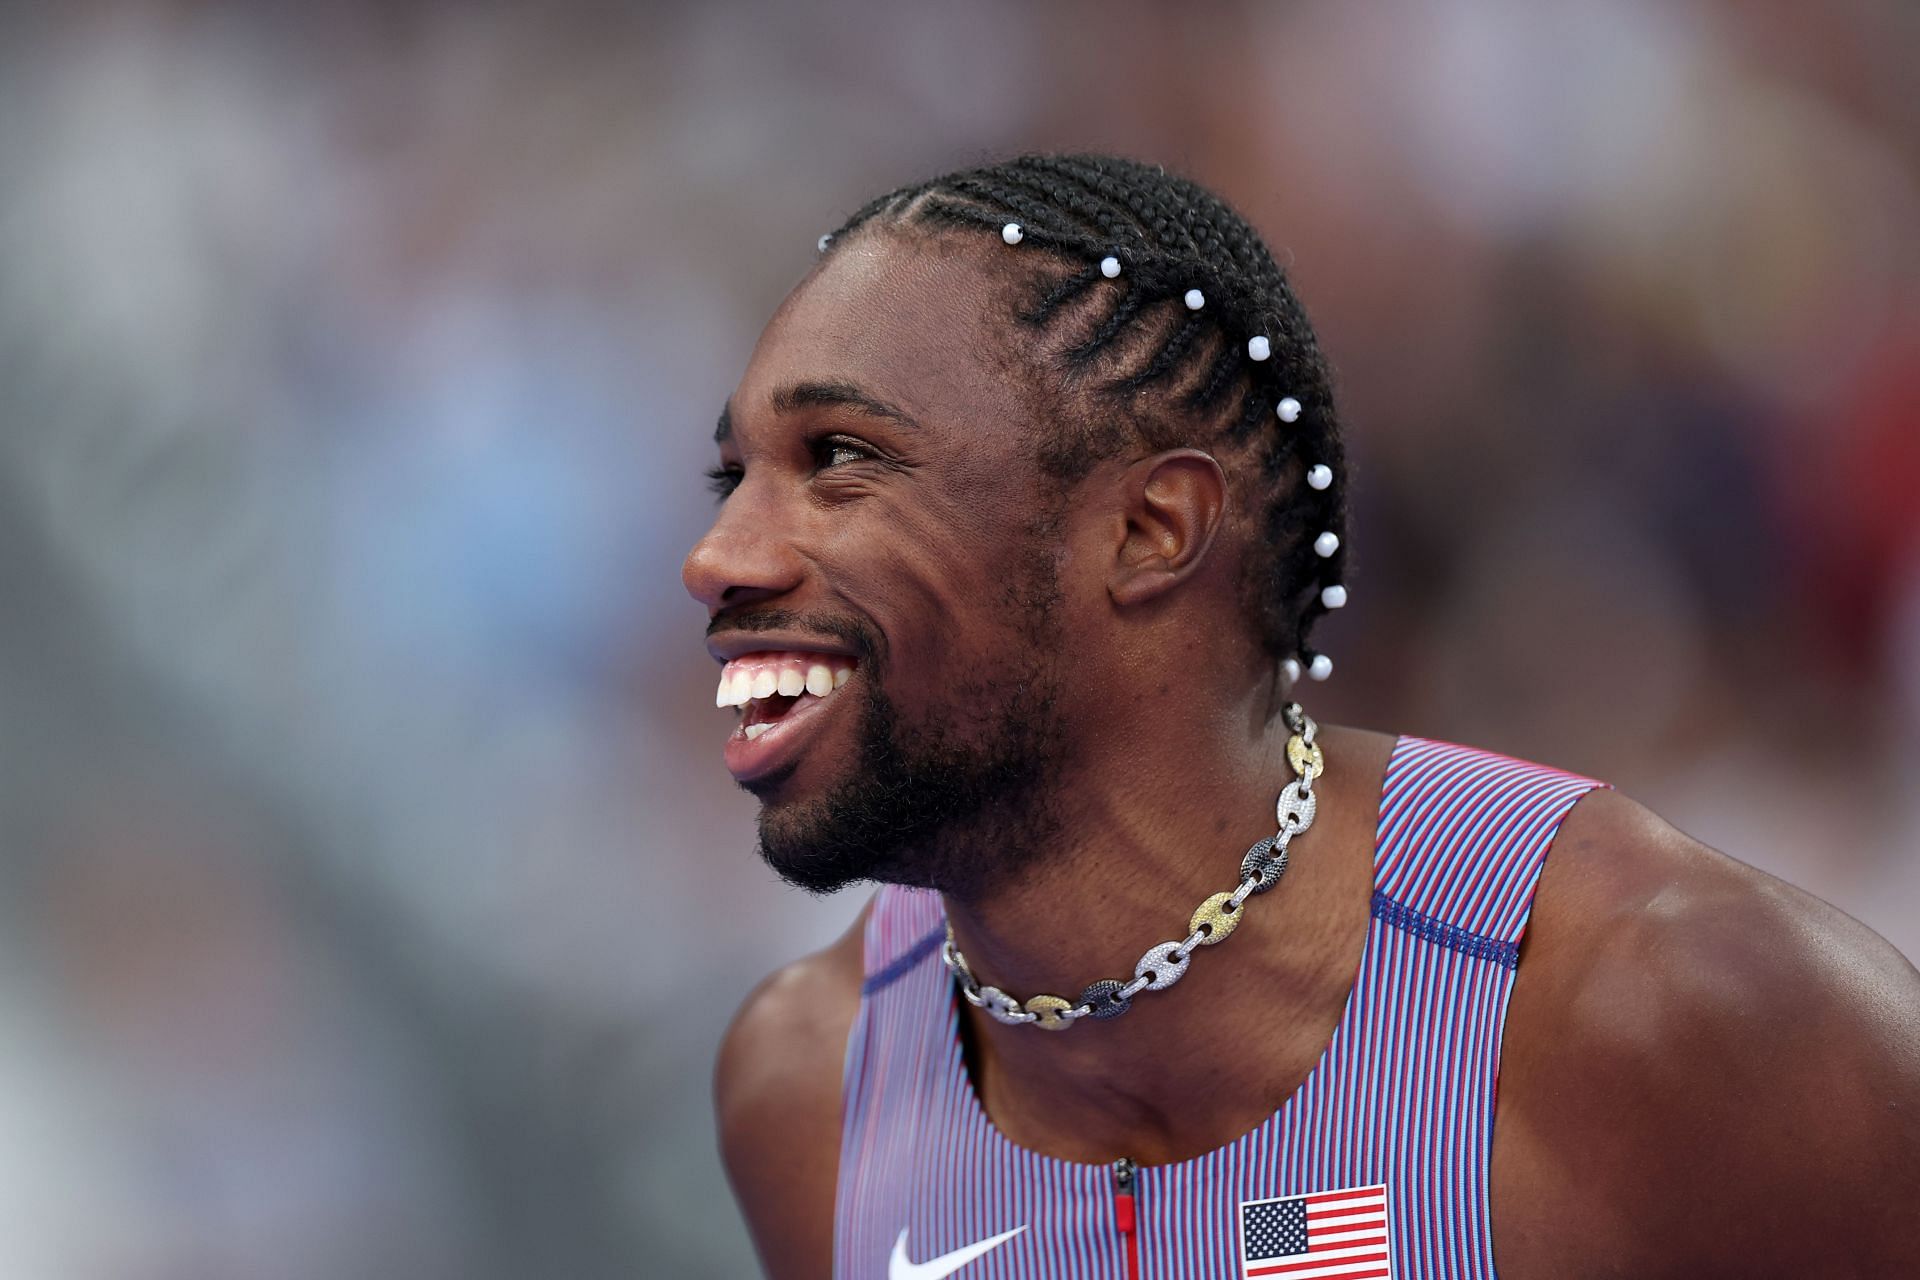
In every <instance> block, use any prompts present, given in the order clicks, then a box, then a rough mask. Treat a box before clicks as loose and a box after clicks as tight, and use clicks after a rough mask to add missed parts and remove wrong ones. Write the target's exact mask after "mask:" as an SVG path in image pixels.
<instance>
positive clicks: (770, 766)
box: [722, 673, 859, 782]
mask: <svg viewBox="0 0 1920 1280" xmlns="http://www.w3.org/2000/svg"><path fill="white" fill-rule="evenodd" d="M858 678H859V676H858V674H857V673H856V675H855V676H854V679H858ZM851 683H852V680H849V681H848V684H851ZM846 691H847V685H841V686H840V687H839V688H838V689H835V690H834V691H833V692H832V693H830V694H828V695H827V696H826V697H824V698H817V699H811V700H808V701H805V702H801V703H797V704H795V706H794V707H793V709H792V710H790V711H788V712H787V714H785V715H784V716H781V717H780V718H779V719H778V720H776V721H774V722H773V727H772V728H770V729H768V730H767V731H766V732H765V733H763V734H761V735H760V736H759V737H757V738H749V737H747V730H746V725H745V724H744V723H741V724H738V725H735V726H734V730H733V732H732V734H730V735H729V736H728V737H727V745H726V747H725V748H724V749H723V750H722V755H723V756H724V757H725V759H726V762H727V772H729V773H731V774H732V775H733V778H734V781H736V782H750V781H752V780H753V779H755V778H761V777H765V776H766V775H767V774H769V773H772V772H773V771H774V770H776V769H780V768H784V767H785V766H787V765H788V764H791V763H792V762H793V761H795V760H798V759H799V758H800V754H801V753H802V752H803V751H805V750H806V747H807V741H808V739H809V738H812V737H814V736H816V732H817V730H818V728H819V726H818V724H817V723H816V722H817V721H818V720H819V719H820V717H821V716H822V715H823V714H824V713H825V712H826V709H827V708H828V707H829V706H831V705H833V704H834V703H837V702H839V701H840V699H841V698H842V697H844V696H845V694H846Z"/></svg>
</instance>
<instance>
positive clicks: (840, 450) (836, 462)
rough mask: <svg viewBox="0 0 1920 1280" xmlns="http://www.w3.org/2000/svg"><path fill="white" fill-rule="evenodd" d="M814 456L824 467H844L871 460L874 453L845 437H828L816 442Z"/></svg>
mask: <svg viewBox="0 0 1920 1280" xmlns="http://www.w3.org/2000/svg"><path fill="white" fill-rule="evenodd" d="M813 456H814V457H815V459H817V460H818V461H819V463H820V465H821V466H822V467H823V468H824V467H836V466H842V465H844V464H846V463H849V462H859V461H861V460H862V459H864V458H871V457H873V456H875V455H874V453H873V451H872V450H871V449H869V448H867V447H866V446H865V445H863V444H859V443H857V442H856V441H853V440H849V439H847V438H845V437H844V436H828V437H826V438H825V439H822V440H816V441H814V445H813Z"/></svg>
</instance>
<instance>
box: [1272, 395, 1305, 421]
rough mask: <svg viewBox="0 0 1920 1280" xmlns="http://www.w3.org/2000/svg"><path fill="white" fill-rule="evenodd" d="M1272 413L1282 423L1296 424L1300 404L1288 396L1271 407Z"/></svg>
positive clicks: (1298, 417)
mask: <svg viewBox="0 0 1920 1280" xmlns="http://www.w3.org/2000/svg"><path fill="white" fill-rule="evenodd" d="M1273 411H1274V412H1275V413H1277V414H1279V415H1280V421H1282V422H1297V421H1299V419H1300V402H1299V401H1298V400H1295V399H1294V398H1293V397H1292V396H1288V397H1286V399H1284V400H1282V401H1281V402H1280V403H1279V404H1277V405H1275V406H1273Z"/></svg>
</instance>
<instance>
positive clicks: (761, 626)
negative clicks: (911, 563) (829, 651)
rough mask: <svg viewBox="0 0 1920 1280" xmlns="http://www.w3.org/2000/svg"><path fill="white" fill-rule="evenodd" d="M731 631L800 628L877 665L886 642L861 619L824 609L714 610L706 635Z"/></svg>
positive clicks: (797, 629)
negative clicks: (837, 644) (717, 611)
mask: <svg viewBox="0 0 1920 1280" xmlns="http://www.w3.org/2000/svg"><path fill="white" fill-rule="evenodd" d="M730 631H744V632H747V633H749V634H751V633H753V632H759V631H801V632H811V633H812V634H814V635H817V636H831V637H832V638H833V639H835V640H838V641H840V642H841V643H842V644H844V645H846V646H847V647H848V648H850V649H852V650H853V653H854V656H855V657H856V658H858V659H860V661H861V662H862V663H863V664H868V665H871V666H873V667H874V668H876V669H877V668H878V667H880V666H881V665H882V664H883V663H884V662H885V659H886V642H885V641H884V640H882V639H881V638H880V635H879V633H878V632H876V631H874V630H873V629H872V628H870V627H867V626H865V625H863V624H862V623H860V622H858V621H856V620H854V619H852V618H845V617H838V616H835V615H833V614H827V613H802V612H800V611H798V610H795V609H756V610H754V611H753V612H750V613H746V612H736V611H733V610H728V611H726V612H723V613H718V614H715V615H714V617H713V618H712V620H711V621H709V622H708V623H707V638H708V639H712V638H713V637H714V636H717V635H722V634H725V633H727V632H730Z"/></svg>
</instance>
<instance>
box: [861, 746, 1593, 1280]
mask: <svg viewBox="0 0 1920 1280" xmlns="http://www.w3.org/2000/svg"><path fill="white" fill-rule="evenodd" d="M1604 785H1605V784H1603V783H1599V782H1595V781H1594V780H1592V779H1590V778H1582V777H1578V776H1576V775H1573V774H1569V773H1563V772H1561V771H1559V770H1556V769H1550V768H1546V767H1544V766H1541V765H1536V764H1529V763H1526V762H1523V761H1519V760H1514V759H1511V758H1509V757H1506V756H1501V755H1496V754H1493V753H1491V752H1486V751H1480V750H1476V749H1473V748H1470V747H1462V746H1456V745H1454V744H1451V743H1443V742H1434V741H1429V740H1426V739H1421V738H1412V737H1402V738H1400V739H1399V740H1398V741H1396V742H1395V744H1394V747H1393V753H1392V757H1391V760H1390V762H1389V764H1388V766H1387V774H1386V782H1385V785H1384V788H1383V792H1382V795H1381V798H1380V818H1379V826H1378V829H1377V833H1376V838H1375V845H1374V878H1373V905H1372V913H1371V919H1370V921H1369V922H1368V929H1367V937H1366V944H1365V948H1364V950H1363V951H1362V954H1361V961H1360V967H1359V972H1358V974H1357V976H1356V978H1355V981H1354V986H1353V989H1352V992H1351V994H1350V995H1349V996H1348V998H1347V1005H1346V1008H1345V1010H1344V1012H1343V1013H1342V1015H1341V1018H1340V1022H1339V1024H1338V1025H1337V1026H1336V1028H1335V1030H1334V1033H1333V1037H1332V1039H1331V1041H1330V1042H1329V1043H1328V1045H1327V1047H1326V1049H1325V1051H1324V1053H1323V1055H1322V1057H1321V1059H1320V1061H1319V1062H1318V1063H1317V1064H1316V1065H1315V1066H1314V1068H1313V1070H1312V1071H1311V1072H1310V1073H1309V1074H1308V1076H1307V1078H1306V1080H1305V1081H1304V1082H1303V1083H1302V1084H1301V1085H1300V1087H1299V1088H1298V1089H1297V1090H1295V1091H1294V1093H1293V1095H1292V1096H1291V1097H1289V1098H1288V1099H1287V1100H1286V1102H1285V1103H1284V1104H1282V1106H1281V1107H1280V1109H1279V1110H1278V1111H1276V1112H1274V1114H1273V1115H1272V1116H1270V1117H1268V1119H1267V1120H1266V1121H1264V1122H1263V1123H1262V1124H1261V1125H1260V1126H1259V1127H1258V1128H1256V1129H1254V1130H1252V1131H1251V1132H1249V1133H1246V1134H1243V1135H1242V1136H1241V1137H1239V1138H1237V1139H1235V1140H1234V1141H1233V1142H1230V1143H1228V1144H1227V1145H1226V1146H1223V1147H1220V1148H1218V1149H1216V1150H1214V1151H1211V1152H1209V1153H1207V1154H1206V1155H1202V1156H1198V1157H1195V1158H1194V1159H1191V1160H1182V1161H1179V1162H1177V1163H1174V1164H1166V1165H1148V1166H1141V1167H1138V1168H1136V1167H1134V1166H1133V1165H1132V1164H1131V1162H1129V1161H1125V1160H1120V1161H1116V1162H1114V1164H1112V1165H1096V1164H1082V1163H1078V1162H1073V1161H1066V1160H1057V1159H1053V1158H1051V1157H1048V1156H1043V1155H1040V1154H1038V1153H1036V1152H1033V1151H1030V1150H1027V1149H1026V1148H1023V1147H1019V1146H1016V1145H1014V1144H1013V1143H1012V1142H1011V1141H1010V1140H1009V1139H1007V1138H1006V1137H1005V1136H1004V1135H1003V1134H1002V1133H1001V1132H1000V1131H999V1130H998V1129H997V1128H995V1127H994V1124H993V1122H992V1121H991V1120H989V1119H988V1118H987V1115H986V1112H985V1111H984V1110H983V1109H982V1108H981V1106H980V1103H979V1100H978V1098H977V1097H976V1096H975V1094H974V1091H973V1084H972V1081H971V1079H970V1078H969V1076H968V1074H967V1069H966V1064H965V1062H964V1061H963V1059H962V1056H961V1046H960V1036H959V1029H960V1022H959V1018H960V1002H959V998H958V994H957V991H956V989H955V987H954V985H953V982H952V979H951V978H950V976H949V975H948V973H947V971H946V969H945V967H944V966H943V965H942V964H941V963H940V959H939V954H938V953H939V943H940V939H941V938H942V937H943V935H944V925H945V921H944V915H943V909H942V906H941V901H940V897H939V895H938V894H935V893H931V892H926V891H922V890H914V889H903V888H900V887H898V886H892V885H889V886H886V887H883V888H882V889H881V890H880V892H879V893H878V894H877V895H876V897H875V899H874V903H873V909H872V912H871V914H870V915H869V917H868V921H867V926H866V936H865V949H866V959H865V966H866V968H865V972H866V977H865V980H864V982H863V983H862V986H861V999H860V1009H859V1013H858V1014H857V1015H856V1017H855V1020H854V1023H853V1029H852V1031H851V1032H850V1034H849V1037H848V1042H847V1053H846V1061H845V1074H844V1080H843V1087H842V1090H843V1091H842V1099H843V1103H844V1112H843V1121H842V1131H841V1144H840V1171H839V1180H838V1186H837V1188H836V1196H835V1206H834V1275H835V1276H836V1277H839V1278H841V1280H938V1278H939V1277H944V1276H948V1275H952V1276H955V1277H956V1280H1190V1278H1197V1277H1208V1278H1211V1277H1250V1276H1251V1277H1266V1278H1268V1280H1362V1278H1369V1277H1370V1278H1374V1280H1394V1278H1403V1280H1413V1278H1414V1277H1419V1278H1421V1280H1440V1278H1443V1277H1463V1278H1468V1277H1470V1278H1472V1280H1485V1278H1489V1277H1492V1276H1493V1274H1494V1270H1493V1246H1492V1240H1491V1237H1490V1235H1489V1231H1488V1213H1487V1164H1488V1157H1489V1155H1490V1154H1491V1148H1492V1141H1493V1106H1494V1092H1495V1086H1496V1083H1497V1079H1498V1075H1499V1065H1500V1035H1501V1030H1502V1028H1503V1026H1504V1024H1505V1019H1506V1008H1507V997H1508V995H1509V994H1510V993H1511V991H1512V989H1513V978H1514V969H1515V966H1516V965H1517V964H1518V961H1519V950H1520V938H1521V935H1522V934H1523V933H1524V932H1525V930H1526V925H1527V916H1528V913H1529V911H1530V909H1531V906H1532V902H1533V887H1534V883H1535V881H1536V880H1537V878H1538V876H1539V874H1540V868H1541V865H1542V864H1543V863H1544V861H1545V859H1546V855H1547V849H1548V846H1549V845H1550V844H1551V843H1552V840H1553V835H1554V832H1555V831H1556V830H1557V829H1558V827H1559V824H1560V821H1561V819H1562V818H1563V817H1564V816H1565V815H1566V813H1567V811H1568V810H1569V809H1571V808H1572V807H1573V804H1574V802H1575V801H1576V800H1578V799H1579V798H1580V797H1581V796H1582V795H1584V794H1585V793H1586V792H1588V791H1589V790H1591V789H1593V788H1594V787H1597V786H1604Z"/></svg>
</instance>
